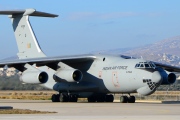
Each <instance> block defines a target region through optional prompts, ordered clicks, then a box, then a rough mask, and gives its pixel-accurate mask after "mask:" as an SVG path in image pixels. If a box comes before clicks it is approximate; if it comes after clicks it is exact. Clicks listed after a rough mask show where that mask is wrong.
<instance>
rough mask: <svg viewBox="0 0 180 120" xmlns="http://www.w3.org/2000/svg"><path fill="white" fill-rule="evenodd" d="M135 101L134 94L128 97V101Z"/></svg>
mask: <svg viewBox="0 0 180 120" xmlns="http://www.w3.org/2000/svg"><path fill="white" fill-rule="evenodd" d="M135 101H136V98H135V96H130V97H129V98H128V103H135Z"/></svg>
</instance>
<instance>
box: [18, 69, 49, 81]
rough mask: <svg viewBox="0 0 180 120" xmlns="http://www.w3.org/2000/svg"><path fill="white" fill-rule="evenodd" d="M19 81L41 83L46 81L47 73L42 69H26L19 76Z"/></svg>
mask: <svg viewBox="0 0 180 120" xmlns="http://www.w3.org/2000/svg"><path fill="white" fill-rule="evenodd" d="M20 81H22V82H24V83H29V84H43V83H46V82H47V81H48V74H47V73H46V72H43V71H39V70H37V71H30V70H26V71H24V72H23V73H22V75H21V76H20Z"/></svg>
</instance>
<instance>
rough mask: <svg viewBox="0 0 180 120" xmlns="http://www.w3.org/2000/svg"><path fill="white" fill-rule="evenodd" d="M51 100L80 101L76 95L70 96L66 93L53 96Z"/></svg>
mask: <svg viewBox="0 0 180 120" xmlns="http://www.w3.org/2000/svg"><path fill="white" fill-rule="evenodd" d="M51 99H52V102H77V101H78V97H77V95H74V94H69V95H68V94H65V93H61V94H53V95H52V97H51Z"/></svg>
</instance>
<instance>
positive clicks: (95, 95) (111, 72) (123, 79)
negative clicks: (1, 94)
mask: <svg viewBox="0 0 180 120" xmlns="http://www.w3.org/2000/svg"><path fill="white" fill-rule="evenodd" d="M0 14H1V15H8V17H9V18H10V19H11V21H12V26H13V29H14V34H15V38H16V42H17V46H18V51H19V52H18V53H17V56H18V58H19V59H16V60H2V61H0V67H4V66H8V67H14V68H16V69H17V70H19V71H21V76H20V80H21V81H22V82H23V83H26V84H39V85H41V86H44V87H46V88H49V89H53V90H55V91H57V93H58V94H53V95H52V102H77V100H78V98H87V100H88V102H113V100H114V96H113V95H114V94H116V93H120V94H122V96H121V97H120V102H122V103H134V102H135V97H134V96H132V95H131V93H139V94H141V95H145V96H146V95H150V94H152V93H154V92H155V91H156V88H157V87H159V86H160V85H165V84H166V85H168V84H173V83H174V82H175V81H176V75H175V74H174V73H173V72H180V68H178V67H174V66H170V65H166V64H161V63H157V62H153V61H147V60H144V59H133V58H131V57H128V56H122V55H105V54H85V55H74V56H60V57H47V56H46V55H45V54H44V53H43V52H42V50H41V48H40V46H39V44H38V41H37V39H36V37H35V34H34V32H33V30H32V28H31V25H30V22H29V16H36V17H52V18H54V17H58V15H55V14H50V13H45V12H40V11H36V10H35V9H26V10H6V11H0ZM124 94H127V95H126V96H125V95H124Z"/></svg>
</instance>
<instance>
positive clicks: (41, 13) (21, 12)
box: [0, 9, 58, 17]
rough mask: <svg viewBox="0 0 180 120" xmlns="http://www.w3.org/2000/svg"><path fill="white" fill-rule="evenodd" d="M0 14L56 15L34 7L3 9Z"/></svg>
mask: <svg viewBox="0 0 180 120" xmlns="http://www.w3.org/2000/svg"><path fill="white" fill-rule="evenodd" d="M0 14H1V15H12V16H17V15H23V16H26V15H29V16H37V17H58V15H56V14H50V13H45V12H40V11H36V10H35V9H26V10H5V11H0Z"/></svg>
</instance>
